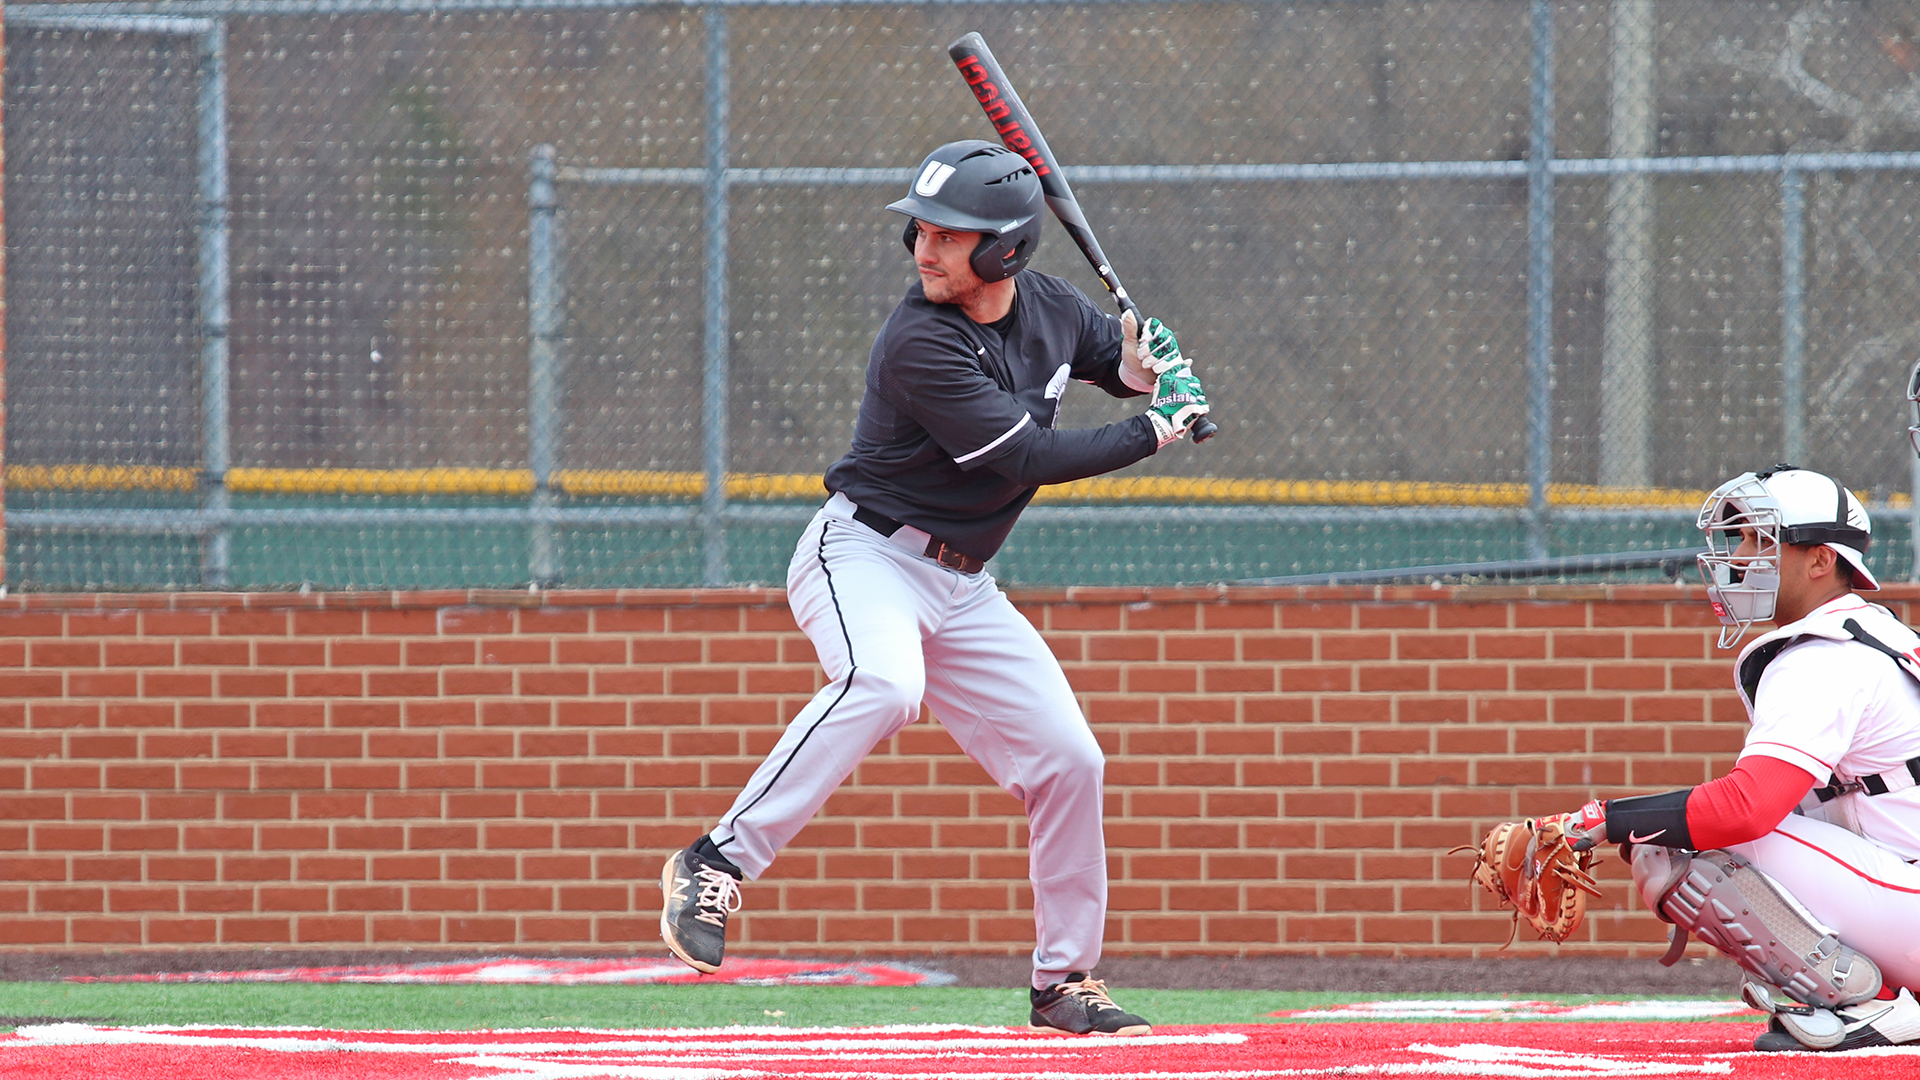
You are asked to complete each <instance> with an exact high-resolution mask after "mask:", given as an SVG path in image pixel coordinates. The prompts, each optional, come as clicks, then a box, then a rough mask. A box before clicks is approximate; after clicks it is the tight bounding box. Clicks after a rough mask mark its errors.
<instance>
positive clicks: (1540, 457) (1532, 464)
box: [1527, 0, 1553, 559]
mask: <svg viewBox="0 0 1920 1080" xmlns="http://www.w3.org/2000/svg"><path fill="white" fill-rule="evenodd" d="M1532 68H1533V70H1532V75H1531V78H1532V86H1531V90H1532V102H1533V103H1532V111H1533V132H1532V138H1531V139H1530V140H1529V142H1528V149H1527V557H1528V558H1532V559H1544V558H1546V557H1547V520H1548V513H1549V508H1548V505H1547V488H1548V485H1549V484H1551V483H1552V482H1553V2H1552V0H1533V65H1532Z"/></svg>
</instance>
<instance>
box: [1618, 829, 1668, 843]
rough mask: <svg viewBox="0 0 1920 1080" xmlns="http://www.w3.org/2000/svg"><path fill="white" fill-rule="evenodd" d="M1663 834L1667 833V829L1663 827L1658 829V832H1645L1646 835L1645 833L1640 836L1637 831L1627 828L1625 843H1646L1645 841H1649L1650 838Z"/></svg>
mask: <svg viewBox="0 0 1920 1080" xmlns="http://www.w3.org/2000/svg"><path fill="white" fill-rule="evenodd" d="M1665 835H1667V830H1665V829H1661V830H1660V831H1659V832H1655V833H1648V834H1647V835H1645V836H1641V835H1640V834H1639V833H1637V832H1634V831H1633V830H1632V829H1628V830H1627V843H1629V844H1644V843H1647V842H1649V841H1651V840H1652V839H1653V838H1654V837H1656V836H1665Z"/></svg>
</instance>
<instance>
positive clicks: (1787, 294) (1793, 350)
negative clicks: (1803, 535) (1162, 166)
mask: <svg viewBox="0 0 1920 1080" xmlns="http://www.w3.org/2000/svg"><path fill="white" fill-rule="evenodd" d="M1806 220H1807V189H1806V174H1805V173H1803V172H1801V171H1800V170H1799V169H1797V168H1794V167H1793V165H1792V164H1788V165H1787V166H1786V167H1784V168H1782V169H1781V170H1780V411H1781V421H1782V423H1781V443H1782V450H1783V455H1782V457H1781V459H1780V460H1782V461H1789V462H1792V463H1793V464H1795V465H1804V464H1805V463H1806V462H1805V461H1804V460H1803V459H1804V457H1805V455H1806V425H1807V400H1806V363H1807V230H1806Z"/></svg>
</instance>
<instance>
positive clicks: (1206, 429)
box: [1193, 416, 1220, 443]
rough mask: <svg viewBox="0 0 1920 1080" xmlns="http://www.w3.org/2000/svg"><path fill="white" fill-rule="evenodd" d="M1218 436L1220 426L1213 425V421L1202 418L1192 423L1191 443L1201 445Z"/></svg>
mask: <svg viewBox="0 0 1920 1080" xmlns="http://www.w3.org/2000/svg"><path fill="white" fill-rule="evenodd" d="M1218 434H1220V425H1219V424H1216V423H1214V422H1213V421H1211V420H1209V419H1207V418H1206V417H1204V416H1203V417H1201V418H1200V419H1198V420H1195V421H1194V422H1193V441H1194V442H1197V443H1203V442H1206V441H1207V440H1208V439H1211V438H1213V437H1214V436H1215V435H1218Z"/></svg>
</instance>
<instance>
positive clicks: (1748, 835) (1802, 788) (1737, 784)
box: [1687, 754, 1816, 851]
mask: <svg viewBox="0 0 1920 1080" xmlns="http://www.w3.org/2000/svg"><path fill="white" fill-rule="evenodd" d="M1815 782H1816V777H1815V776H1814V775H1813V774H1812V773H1810V772H1808V771H1807V770H1805V769H1802V768H1801V767H1799V766H1798V765H1789V764H1787V763H1786V762H1784V761H1781V760H1780V759H1779V758H1771V757H1763V756H1761V755H1759V754H1750V755H1748V756H1747V757H1743V758H1741V759H1740V761H1739V763H1738V764H1736V765H1734V767H1733V771H1732V772H1730V773H1728V774H1727V775H1725V776H1723V777H1721V778H1720V779H1718V780H1711V781H1708V782H1707V783H1704V784H1701V785H1700V786H1699V787H1696V788H1694V789H1693V793H1692V794H1690V795H1688V796H1687V832H1688V833H1689V834H1690V835H1691V836H1692V837H1693V846H1694V848H1695V849H1696V850H1701V851H1704V850H1706V849H1707V848H1719V847H1726V846H1727V845H1729V844H1744V843H1746V842H1747V841H1749V840H1757V839H1759V838H1760V837H1762V836H1765V835H1767V834H1768V833H1770V832H1772V831H1773V828H1774V826H1776V825H1778V824H1780V822H1781V821H1783V820H1784V819H1785V818H1786V816H1787V815H1788V814H1791V813H1793V808H1794V807H1796V806H1798V805H1800V800H1801V799H1804V798H1806V797H1807V792H1809V791H1811V790H1813V785H1814V783H1815Z"/></svg>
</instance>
